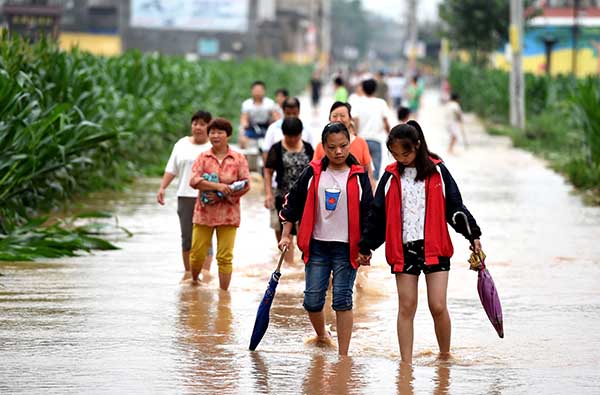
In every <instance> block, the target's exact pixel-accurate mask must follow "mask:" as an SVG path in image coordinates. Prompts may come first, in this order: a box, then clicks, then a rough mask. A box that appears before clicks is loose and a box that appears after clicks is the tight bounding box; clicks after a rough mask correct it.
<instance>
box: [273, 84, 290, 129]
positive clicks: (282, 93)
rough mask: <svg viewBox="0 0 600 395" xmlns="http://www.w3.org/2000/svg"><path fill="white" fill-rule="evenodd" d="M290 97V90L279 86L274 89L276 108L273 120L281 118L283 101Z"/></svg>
mask: <svg viewBox="0 0 600 395" xmlns="http://www.w3.org/2000/svg"><path fill="white" fill-rule="evenodd" d="M288 97H290V92H289V91H288V90H287V89H285V88H279V89H277V90H276V91H275V103H276V104H277V108H276V109H275V114H274V115H275V116H274V117H273V120H274V121H277V120H279V119H283V102H284V101H285V100H286V99H287V98H288Z"/></svg>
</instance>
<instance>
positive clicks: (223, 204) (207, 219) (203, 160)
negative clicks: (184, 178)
mask: <svg viewBox="0 0 600 395" xmlns="http://www.w3.org/2000/svg"><path fill="white" fill-rule="evenodd" d="M204 173H209V174H210V173H216V174H217V175H218V177H219V182H220V183H223V184H231V183H232V182H235V181H238V180H248V187H249V186H250V170H249V169H248V161H247V160H246V157H245V156H244V155H242V154H240V153H239V152H236V151H233V150H232V149H231V148H229V149H228V151H227V154H226V155H225V157H224V158H223V160H222V161H220V162H219V159H217V157H216V156H215V154H214V153H213V150H212V148H211V149H209V150H208V151H205V152H203V153H201V154H200V155H199V156H198V158H197V159H196V161H195V162H194V164H193V165H192V177H191V178H190V185H191V186H194V185H196V184H198V182H200V180H201V179H202V175H203V174H204ZM248 189H249V188H246V190H245V191H244V192H243V193H241V194H237V193H236V194H235V195H234V196H232V197H231V198H230V200H231V201H228V200H225V199H222V200H220V201H218V202H217V203H214V204H211V205H205V204H203V203H202V201H201V200H200V198H199V197H198V198H197V199H196V206H195V207H194V218H193V222H194V223H195V224H198V225H205V226H219V225H230V226H236V227H237V226H240V197H241V196H242V195H243V194H244V193H246V192H247V191H248ZM198 195H200V194H198Z"/></svg>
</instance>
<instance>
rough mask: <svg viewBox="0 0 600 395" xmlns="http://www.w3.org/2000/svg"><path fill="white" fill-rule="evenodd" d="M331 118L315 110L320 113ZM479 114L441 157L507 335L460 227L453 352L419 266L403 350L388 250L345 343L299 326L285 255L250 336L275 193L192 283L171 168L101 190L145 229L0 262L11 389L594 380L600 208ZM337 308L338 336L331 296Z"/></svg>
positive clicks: (599, 341)
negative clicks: (164, 200)
mask: <svg viewBox="0 0 600 395" xmlns="http://www.w3.org/2000/svg"><path fill="white" fill-rule="evenodd" d="M437 102H438V101H437V95H436V94H435V92H429V93H428V94H427V95H426V97H425V106H424V110H423V113H422V115H421V118H422V123H423V125H424V130H425V133H426V136H427V138H428V140H429V144H430V148H431V149H432V150H433V151H435V152H439V153H440V154H442V156H444V157H446V155H443V154H444V148H445V145H446V135H445V133H444V128H443V117H442V115H441V114H442V113H441V112H440V111H441V110H440V107H439V106H438V104H437ZM303 104H304V103H303ZM327 104H330V102H329V103H327V101H325V103H324V104H323V108H325V107H326V105H327ZM304 108H305V109H306V110H305V112H306V113H310V110H308V108H309V106H308V105H305V106H304ZM322 112H323V111H322ZM308 115H310V114H308ZM323 116H324V115H323V114H321V118H319V119H305V122H307V123H309V124H310V125H311V126H314V127H315V128H317V127H318V128H321V127H322V126H323V120H322V118H323ZM467 130H468V133H469V138H470V143H471V146H470V148H469V149H468V150H467V151H465V150H464V149H461V150H460V152H459V155H458V156H455V157H447V158H445V159H446V162H447V166H448V167H449V169H450V171H451V172H452V174H453V175H454V177H455V179H456V180H457V182H458V185H459V187H460V188H461V192H462V194H463V198H464V200H465V202H466V204H467V206H468V207H469V209H470V210H471V211H472V212H473V214H474V215H475V217H476V218H477V220H478V222H479V223H480V225H481V228H482V230H483V237H482V243H483V247H484V250H485V251H486V252H487V254H488V266H489V269H490V271H491V273H492V275H493V277H494V279H495V281H496V285H497V288H498V290H499V293H500V297H501V299H502V303H503V308H504V319H505V324H504V325H505V338H504V339H499V338H498V337H497V336H496V334H495V332H494V330H493V328H492V326H491V324H490V323H489V322H488V320H487V317H486V316H485V314H484V312H483V309H482V308H481V306H480V303H479V299H478V296H477V291H476V274H475V273H474V272H472V271H469V270H468V264H467V263H466V259H467V257H468V250H467V247H468V244H467V242H466V241H465V240H464V239H462V238H460V237H458V236H457V235H456V234H453V235H452V237H453V240H454V242H455V256H454V258H453V263H452V270H451V275H450V284H449V290H448V303H449V310H450V314H451V317H452V325H453V328H452V330H453V333H452V358H451V359H450V361H448V362H439V361H438V360H437V358H436V351H437V345H436V341H435V334H434V331H433V324H432V320H431V317H430V315H429V312H428V310H427V303H425V301H426V293H425V287H424V284H423V282H421V284H420V292H419V300H420V304H419V307H418V311H417V315H416V319H415V353H416V357H415V360H414V366H413V367H412V368H409V367H405V366H401V365H400V363H399V359H400V357H399V352H398V346H397V339H396V329H395V328H396V312H397V302H396V292H395V282H394V279H393V277H392V276H391V275H390V274H389V270H388V267H387V265H386V263H385V260H384V257H383V251H382V250H383V248H381V249H380V250H379V251H377V253H376V254H375V255H374V258H373V260H372V262H373V263H372V265H373V266H372V268H371V270H370V272H369V278H368V281H367V283H366V285H365V286H364V287H363V288H362V289H361V290H359V291H357V292H355V327H354V335H353V338H352V343H351V346H350V354H351V356H350V357H349V358H344V359H339V358H338V356H337V355H336V351H335V350H329V349H321V348H315V347H314V346H309V345H305V343H304V341H303V340H304V338H306V337H307V336H309V335H310V334H311V329H310V324H309V322H308V319H307V318H306V315H305V313H304V311H303V308H302V291H303V285H304V284H303V278H304V277H303V264H302V263H297V264H294V265H293V266H287V267H284V268H283V270H282V272H283V276H282V279H281V282H280V285H279V288H278V290H277V296H276V298H275V301H274V303H273V307H272V312H271V324H270V326H269V330H268V332H267V334H266V336H265V338H264V340H263V341H262V343H261V344H260V346H259V348H258V351H257V352H249V351H248V343H249V339H250V334H251V331H252V326H253V323H254V317H255V314H256V308H257V306H258V302H259V300H260V299H261V297H262V294H263V292H264V289H265V287H266V284H267V281H268V278H269V275H270V273H271V271H272V269H273V267H274V262H275V256H276V254H277V250H276V245H275V242H274V237H273V234H272V231H271V230H270V228H269V225H268V214H267V211H266V210H265V209H264V208H263V207H262V195H261V194H260V192H259V191H257V190H255V191H253V192H251V193H250V194H249V195H247V196H246V197H245V198H244V199H243V217H242V226H241V228H240V229H239V233H238V238H237V244H236V247H235V260H234V267H235V269H234V270H235V271H234V274H233V281H232V284H231V288H230V291H229V292H222V291H219V289H218V284H217V283H218V281H217V280H216V265H214V266H213V268H212V273H213V275H214V277H215V278H213V279H212V280H211V281H209V282H207V283H204V284H202V285H201V286H199V287H190V286H187V285H182V284H180V282H179V280H180V279H181V276H182V272H181V269H182V265H181V262H180V255H179V233H178V222H177V216H176V213H175V199H174V197H173V195H172V193H173V190H170V192H171V195H169V197H168V204H167V205H166V206H165V207H160V206H158V205H157V204H156V203H155V198H154V196H155V191H156V188H157V186H158V183H159V181H158V180H157V179H147V180H140V181H139V182H137V183H136V184H135V185H133V186H131V188H130V189H129V190H127V191H125V192H123V193H118V194H115V193H107V194H98V195H96V196H95V197H94V198H93V199H91V200H90V202H89V204H90V206H94V205H95V206H100V207H103V208H107V209H112V210H113V211H114V212H115V214H116V215H118V217H119V219H120V223H121V224H122V225H124V226H125V227H127V228H128V229H129V230H131V231H132V232H134V234H135V236H134V237H132V238H129V239H127V238H124V239H121V240H118V241H117V244H118V245H119V246H120V247H121V248H122V249H121V250H118V251H110V252H95V253H94V254H92V255H85V256H81V257H77V258H68V259H58V260H49V261H44V262H37V263H1V264H0V273H2V274H3V275H4V276H2V277H0V284H1V285H0V361H1V363H0V393H2V394H8V393H60V394H66V393H208V394H253V393H254V394H267V393H271V394H282V393H291V394H296V393H306V394H321V393H339V394H346V393H350V394H396V393H399V394H411V393H415V394H427V393H434V394H528V393H544V394H583V393H596V394H597V393H598V383H599V382H600V368H599V367H600V333H599V332H598V328H599V327H600V287H599V286H598V279H599V278H600V209H599V208H597V207H585V206H584V205H583V204H582V203H581V201H580V198H579V197H577V196H575V195H573V194H572V192H571V187H570V186H569V185H568V184H566V183H565V181H564V180H563V178H562V177H560V176H559V175H557V174H555V173H554V172H552V171H550V170H548V169H547V168H546V167H545V165H544V163H543V162H542V161H540V160H539V159H536V158H534V157H533V156H532V155H530V154H528V153H526V152H523V151H520V150H516V149H513V148H511V147H510V144H509V143H508V141H507V140H505V139H503V138H497V137H490V136H488V135H485V134H484V133H483V131H482V128H481V126H480V125H479V123H478V122H477V121H476V120H475V119H474V118H472V117H467ZM327 319H328V323H329V324H330V325H331V329H332V331H333V333H334V334H335V323H334V315H333V314H331V309H330V308H329V309H328V315H327Z"/></svg>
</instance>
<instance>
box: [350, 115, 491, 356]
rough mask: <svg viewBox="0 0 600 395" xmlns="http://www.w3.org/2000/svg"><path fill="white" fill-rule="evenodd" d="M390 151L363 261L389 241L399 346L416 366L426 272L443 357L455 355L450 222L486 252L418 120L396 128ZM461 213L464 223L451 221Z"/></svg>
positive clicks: (369, 222)
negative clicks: (414, 354) (419, 307)
mask: <svg viewBox="0 0 600 395" xmlns="http://www.w3.org/2000/svg"><path fill="white" fill-rule="evenodd" d="M387 148H388V150H389V151H390V153H391V154H392V156H393V157H394V159H395V160H396V162H394V163H392V164H390V165H389V166H387V167H386V169H385V173H384V175H383V176H382V177H381V180H379V184H378V186H377V191H376V192H375V198H374V201H373V204H372V206H371V211H370V214H369V216H368V220H367V224H366V226H365V228H364V231H363V235H362V239H361V241H360V255H359V262H360V263H362V264H364V263H365V262H368V261H369V259H370V257H371V250H375V249H377V248H378V247H379V246H381V244H383V242H384V241H385V245H386V247H385V249H386V251H385V255H386V259H387V261H388V263H389V265H390V267H391V270H392V273H394V274H395V276H396V286H397V291H398V304H399V310H398V321H397V327H398V328H397V329H398V343H399V346H400V354H401V356H402V362H405V363H408V364H410V363H412V352H413V338H414V333H413V320H414V316H415V312H416V310H417V299H418V294H419V292H418V280H419V274H420V273H421V272H423V273H424V274H425V280H426V282H427V299H428V302H429V310H430V312H431V315H432V317H433V321H434V326H435V334H436V337H437V341H438V346H439V349H440V356H447V355H448V354H449V352H450V315H449V314H448V307H447V304H446V294H447V289H448V272H449V270H450V258H451V257H452V254H453V247H452V241H451V239H450V234H449V233H448V225H447V222H450V224H451V225H452V227H453V228H454V229H455V230H456V231H457V232H459V233H461V234H462V235H463V236H464V237H465V238H467V239H468V240H470V241H471V242H472V243H473V245H474V248H473V250H474V252H476V253H478V252H479V251H481V242H480V241H479V238H480V236H481V230H480V229H479V226H477V223H476V221H475V219H474V218H473V216H472V215H471V213H470V212H469V210H467V208H466V207H465V205H464V204H463V202H462V198H461V195H460V192H459V190H458V187H457V185H456V183H455V182H454V179H453V178H452V176H451V175H450V172H449V171H448V169H447V168H446V166H445V165H444V164H443V162H442V160H441V159H440V158H439V157H438V156H437V155H436V154H434V153H431V152H429V149H428V148H427V143H426V142H425V136H424V134H423V131H422V130H421V127H420V125H419V124H418V123H417V122H416V121H408V123H406V124H400V125H397V126H395V127H394V128H393V129H392V130H391V131H390V134H389V137H388V141H387ZM458 211H462V212H464V213H465V214H466V216H467V218H468V221H469V225H470V228H471V235H469V232H468V231H467V227H466V224H465V223H464V221H462V220H461V221H459V222H457V225H454V224H453V223H451V222H452V221H451V219H452V218H453V216H454V214H455V213H456V212H458Z"/></svg>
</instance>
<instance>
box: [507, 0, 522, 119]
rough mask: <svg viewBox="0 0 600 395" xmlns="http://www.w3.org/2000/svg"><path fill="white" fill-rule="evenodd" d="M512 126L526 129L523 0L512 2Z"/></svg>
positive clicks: (511, 0)
mask: <svg viewBox="0 0 600 395" xmlns="http://www.w3.org/2000/svg"><path fill="white" fill-rule="evenodd" d="M509 32H510V47H511V51H512V68H511V72H510V124H511V125H512V126H513V127H516V128H519V129H524V128H525V78H524V76H523V59H522V55H523V53H522V52H523V0H510V30H509Z"/></svg>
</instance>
